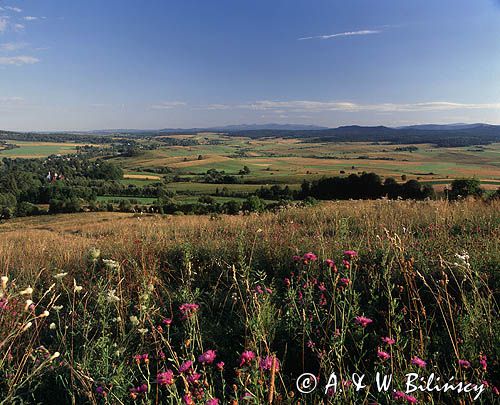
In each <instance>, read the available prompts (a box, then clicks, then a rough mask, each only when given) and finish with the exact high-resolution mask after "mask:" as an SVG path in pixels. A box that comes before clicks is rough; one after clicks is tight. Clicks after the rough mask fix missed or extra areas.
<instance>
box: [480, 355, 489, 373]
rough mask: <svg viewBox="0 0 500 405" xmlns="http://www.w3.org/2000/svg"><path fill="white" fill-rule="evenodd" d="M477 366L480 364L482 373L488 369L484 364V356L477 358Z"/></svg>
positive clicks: (486, 364)
mask: <svg viewBox="0 0 500 405" xmlns="http://www.w3.org/2000/svg"><path fill="white" fill-rule="evenodd" d="M479 364H481V367H482V369H483V370H484V371H486V369H487V368H488V363H486V356H479Z"/></svg>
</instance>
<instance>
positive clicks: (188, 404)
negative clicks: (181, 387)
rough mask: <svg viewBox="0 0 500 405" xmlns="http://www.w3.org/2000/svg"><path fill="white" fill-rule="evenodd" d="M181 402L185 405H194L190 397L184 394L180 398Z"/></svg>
mask: <svg viewBox="0 0 500 405" xmlns="http://www.w3.org/2000/svg"><path fill="white" fill-rule="evenodd" d="M182 402H184V403H185V404H186V405H194V401H193V398H191V395H189V394H186V395H184V396H183V397H182Z"/></svg>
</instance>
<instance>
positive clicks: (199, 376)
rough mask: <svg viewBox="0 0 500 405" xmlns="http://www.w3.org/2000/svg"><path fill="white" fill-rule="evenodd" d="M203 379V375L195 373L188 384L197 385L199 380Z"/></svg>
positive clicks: (189, 378)
mask: <svg viewBox="0 0 500 405" xmlns="http://www.w3.org/2000/svg"><path fill="white" fill-rule="evenodd" d="M200 378H201V374H199V373H194V374H191V375H190V376H189V377H188V378H187V380H188V383H189V384H195V383H197V382H198V380H199V379H200Z"/></svg>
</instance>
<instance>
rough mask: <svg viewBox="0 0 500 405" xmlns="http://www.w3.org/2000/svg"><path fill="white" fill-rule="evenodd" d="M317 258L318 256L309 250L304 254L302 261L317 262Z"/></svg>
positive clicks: (306, 262) (305, 262)
mask: <svg viewBox="0 0 500 405" xmlns="http://www.w3.org/2000/svg"><path fill="white" fill-rule="evenodd" d="M316 260H318V256H316V255H315V254H314V253H312V252H308V253H306V254H304V256H302V261H303V263H304V264H308V263H310V262H315V261H316Z"/></svg>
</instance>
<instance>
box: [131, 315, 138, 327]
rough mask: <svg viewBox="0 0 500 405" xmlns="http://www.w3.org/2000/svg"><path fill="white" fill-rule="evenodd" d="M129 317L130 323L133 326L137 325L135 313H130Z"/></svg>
mask: <svg viewBox="0 0 500 405" xmlns="http://www.w3.org/2000/svg"><path fill="white" fill-rule="evenodd" d="M129 319H130V323H131V324H132V325H134V326H137V325H139V319H138V318H137V317H136V316H135V315H132V316H131V317H130V318H129Z"/></svg>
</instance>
